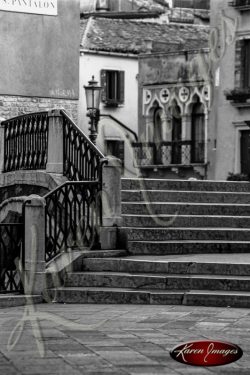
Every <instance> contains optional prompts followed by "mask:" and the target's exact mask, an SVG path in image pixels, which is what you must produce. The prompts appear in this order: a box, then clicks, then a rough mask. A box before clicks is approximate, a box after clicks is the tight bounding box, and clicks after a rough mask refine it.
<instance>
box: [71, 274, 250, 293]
mask: <svg viewBox="0 0 250 375" xmlns="http://www.w3.org/2000/svg"><path fill="white" fill-rule="evenodd" d="M64 286H65V287H107V288H121V287H122V288H132V289H161V290H188V289H194V290H203V289H204V290H227V291H229V290H232V291H250V277H249V276H224V275H217V276H215V275H179V274H177V275H167V274H158V275H154V274H131V273H114V272H79V273H68V274H67V276H66V279H65V284H64Z"/></svg>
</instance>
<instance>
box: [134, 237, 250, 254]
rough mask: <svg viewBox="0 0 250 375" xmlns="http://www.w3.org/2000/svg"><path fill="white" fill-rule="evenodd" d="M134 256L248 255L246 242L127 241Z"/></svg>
mask: <svg viewBox="0 0 250 375" xmlns="http://www.w3.org/2000/svg"><path fill="white" fill-rule="evenodd" d="M128 251H129V253H130V254H134V255H143V254H145V255H171V254H179V255H181V254H213V253H215V254H217V253H231V254H232V253H249V252H250V242H248V241H211V240H209V241H197V240H196V241H153V240H152V241H128Z"/></svg>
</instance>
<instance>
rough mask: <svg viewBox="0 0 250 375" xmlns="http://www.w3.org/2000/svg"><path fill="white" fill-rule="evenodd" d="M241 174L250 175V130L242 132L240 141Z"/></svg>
mask: <svg viewBox="0 0 250 375" xmlns="http://www.w3.org/2000/svg"><path fill="white" fill-rule="evenodd" d="M240 154H241V155H240V162H241V173H244V174H247V175H248V174H250V130H242V131H241V139H240Z"/></svg>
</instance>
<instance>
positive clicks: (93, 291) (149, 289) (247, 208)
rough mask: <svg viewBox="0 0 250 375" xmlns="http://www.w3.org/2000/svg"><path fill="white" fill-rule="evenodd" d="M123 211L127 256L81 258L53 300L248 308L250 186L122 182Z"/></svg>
mask: <svg viewBox="0 0 250 375" xmlns="http://www.w3.org/2000/svg"><path fill="white" fill-rule="evenodd" d="M122 213H123V225H124V226H123V228H121V232H123V233H124V232H126V233H127V239H128V241H127V249H128V254H124V253H121V252H118V253H114V254H115V256H108V257H101V256H100V257H98V256H97V257H95V258H91V257H87V258H86V257H83V258H82V261H81V262H78V265H77V267H75V269H74V270H73V272H70V273H67V274H66V275H65V277H64V279H63V284H64V285H63V286H61V287H60V288H57V289H50V290H49V294H50V296H51V297H52V298H53V299H54V301H55V302H65V303H144V304H184V305H204V306H232V307H250V184H249V183H245V182H240V183H236V182H212V181H178V180H152V179H151V180H142V179H123V180H122ZM100 254H101V253H100Z"/></svg>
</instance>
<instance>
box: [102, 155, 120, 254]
mask: <svg viewBox="0 0 250 375" xmlns="http://www.w3.org/2000/svg"><path fill="white" fill-rule="evenodd" d="M107 159H108V163H107V165H104V167H103V175H102V227H101V228H100V242H101V247H102V249H103V250H108V249H116V245H117V236H118V230H117V227H119V226H121V224H122V217H121V161H120V159H117V158H115V157H107Z"/></svg>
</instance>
